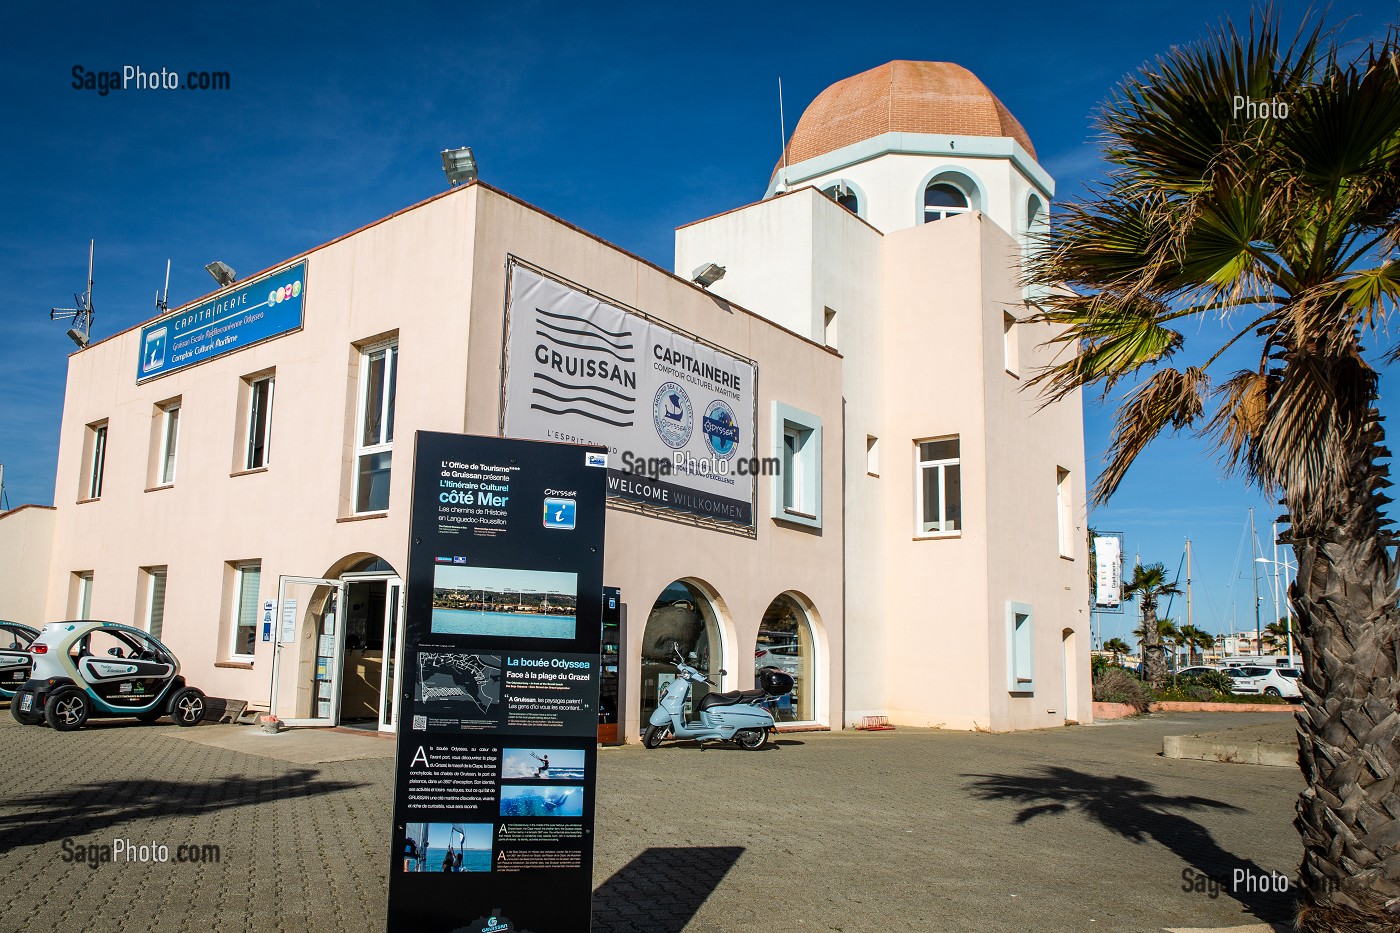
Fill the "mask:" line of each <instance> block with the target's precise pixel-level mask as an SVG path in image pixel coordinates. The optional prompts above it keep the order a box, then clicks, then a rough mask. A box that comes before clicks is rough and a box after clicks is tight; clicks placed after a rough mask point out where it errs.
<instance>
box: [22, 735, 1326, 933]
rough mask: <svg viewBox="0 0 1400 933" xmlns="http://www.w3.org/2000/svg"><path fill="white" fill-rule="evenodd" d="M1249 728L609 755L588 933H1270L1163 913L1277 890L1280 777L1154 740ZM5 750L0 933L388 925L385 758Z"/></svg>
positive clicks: (220, 743) (295, 748) (226, 748)
mask: <svg viewBox="0 0 1400 933" xmlns="http://www.w3.org/2000/svg"><path fill="white" fill-rule="evenodd" d="M1257 722H1258V719H1257V717H1250V716H1247V715H1240V714H1165V715H1164V714H1159V715H1157V716H1154V717H1151V718H1148V719H1139V720H1126V721H1118V722H1111V723H1104V724H1100V725H1095V726H1085V727H1069V728H1065V729H1055V730H1045V731H1039V732H1024V733H1016V734H1004V735H988V734H976V733H951V732H934V731H922V730H902V729H901V730H898V731H894V732H883V733H862V732H842V733H802V734H792V735H785V736H783V737H782V738H781V739H780V740H779V743H778V744H777V746H776V747H773V748H771V749H770V750H767V751H763V752H744V751H740V750H737V749H734V750H731V749H729V748H718V747H717V748H711V749H706V750H701V749H699V748H698V747H696V746H694V745H668V746H665V747H663V748H661V749H658V750H655V751H646V750H644V749H642V748H640V747H635V746H632V747H627V748H620V749H604V750H602V751H601V752H600V760H601V765H600V773H599V779H598V797H599V805H598V817H597V819H598V845H597V855H596V870H595V875H594V877H595V886H596V894H595V898H594V922H593V929H594V931H596V933H662V931H665V933H670V931H681V930H685V931H687V933H740V931H743V933H751V931H760V930H770V929H782V930H784V931H788V933H791V931H836V933H893V931H918V933H926V931H927V933H932V931H973V933H998V931H1015V933H1027V931H1072V930H1095V931H1160V930H1164V929H1167V930H1197V929H1209V930H1222V929H1233V928H1246V929H1250V930H1267V929H1268V927H1267V926H1264V925H1261V922H1260V921H1261V918H1262V919H1263V920H1283V919H1285V918H1286V916H1287V911H1288V900H1289V898H1288V897H1287V896H1284V897H1279V896H1275V895H1263V894H1252V893H1245V892H1243V891H1241V892H1238V893H1236V894H1234V895H1233V896H1232V895H1231V893H1230V892H1229V890H1228V883H1227V886H1226V890H1225V891H1220V890H1218V889H1217V890H1215V896H1212V894H1211V892H1210V891H1209V890H1206V891H1200V892H1195V891H1193V892H1186V891H1184V890H1183V872H1186V871H1188V870H1189V871H1190V872H1195V873H1203V874H1205V875H1207V876H1209V877H1211V878H1222V879H1225V880H1226V881H1227V882H1228V881H1229V879H1230V877H1231V874H1232V872H1233V870H1234V869H1237V868H1239V869H1244V870H1248V871H1253V872H1269V871H1274V872H1282V873H1283V874H1284V875H1287V876H1289V877H1290V878H1291V876H1292V874H1293V872H1294V871H1295V869H1296V866H1297V863H1298V861H1299V856H1300V846H1299V843H1298V837H1297V834H1296V833H1295V831H1294V830H1293V828H1292V825H1291V822H1290V821H1291V819H1292V808H1293V801H1294V798H1295V797H1296V794H1297V793H1298V791H1299V790H1300V788H1301V786H1302V779H1301V777H1300V776H1299V774H1298V772H1297V771H1295V770H1293V769H1289V768H1271V767H1263V766H1258V765H1243V764H1219V763H1215V762H1206V761H1194V760H1174V759H1167V758H1163V757H1162V755H1161V754H1160V752H1161V748H1162V738H1163V736H1166V735H1174V734H1186V733H1194V732H1200V731H1203V730H1211V729H1219V728H1229V727H1233V726H1242V725H1248V724H1250V723H1257ZM0 753H3V760H4V761H6V762H7V763H8V767H7V768H6V769H5V773H4V775H3V777H0V784H2V785H3V793H0V931H10V930H14V931H20V930H23V931H33V933H46V931H51V930H52V931H63V933H78V931H94V933H101V931H123V933H137V931H152V933H155V931H184V930H213V929H217V930H219V931H221V933H236V931H248V933H253V931H257V933H272V931H289V933H290V931H296V933H312V931H327V933H330V931H342V930H343V931H369V930H376V929H382V928H383V916H384V901H385V888H386V885H385V872H386V868H387V863H388V856H387V853H386V846H387V845H388V838H389V832H388V828H389V827H388V824H389V819H390V817H389V812H390V796H391V793H392V782H393V776H392V758H391V756H392V754H393V742H392V741H388V740H384V739H379V738H375V737H370V736H359V735H351V734H347V733H344V732H334V733H331V732H318V733H308V732H300V733H294V734H288V735H281V736H275V737H274V736H263V735H259V734H257V733H256V732H255V731H254V730H252V729H250V728H248V727H240V726H230V725H217V726H216V725H203V726H199V727H197V728H195V729H189V730H183V729H179V728H177V727H175V726H167V725H158V726H139V725H136V724H133V723H126V722H97V723H95V724H93V725H90V726H89V727H87V728H86V729H84V730H82V731H80V732H76V733H57V732H54V731H52V730H50V729H47V728H41V727H29V728H24V727H20V726H18V725H16V724H15V723H14V722H13V721H12V720H11V719H10V717H9V715H8V713H4V714H0ZM116 839H122V840H130V842H131V844H132V845H140V844H143V843H144V844H148V845H149V844H157V845H165V846H167V847H168V848H169V850H170V851H171V852H172V853H173V852H174V851H175V848H176V846H178V845H180V844H198V845H201V846H203V845H210V844H212V845H217V846H218V847H219V861H218V862H217V863H207V864H176V863H175V862H174V861H171V862H168V863H163V864H162V863H155V864H137V863H126V862H117V863H102V862H99V863H98V864H97V866H96V867H95V868H94V867H90V866H89V864H88V863H86V862H79V861H77V860H76V855H75V853H76V852H78V851H79V850H81V849H83V847H86V846H88V845H90V844H92V845H110V844H111V843H112V842H113V840H116ZM65 840H67V842H65ZM65 858H72V859H74V860H72V861H65ZM1202 886H1203V887H1205V885H1204V884H1203V885H1202ZM536 933H552V931H536ZM564 933H567V931H564Z"/></svg>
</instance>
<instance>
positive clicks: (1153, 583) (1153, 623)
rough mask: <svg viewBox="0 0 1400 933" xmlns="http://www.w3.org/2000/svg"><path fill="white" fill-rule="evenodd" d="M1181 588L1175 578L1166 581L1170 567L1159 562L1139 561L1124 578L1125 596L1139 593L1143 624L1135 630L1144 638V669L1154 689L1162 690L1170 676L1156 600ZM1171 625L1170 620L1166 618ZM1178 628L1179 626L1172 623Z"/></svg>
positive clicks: (1135, 595)
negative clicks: (1130, 573) (1131, 573)
mask: <svg viewBox="0 0 1400 933" xmlns="http://www.w3.org/2000/svg"><path fill="white" fill-rule="evenodd" d="M1180 592H1181V590H1179V589H1178V588H1177V585H1176V583H1175V582H1171V583H1168V582H1167V568H1166V567H1165V566H1163V565H1162V564H1160V563H1157V564H1138V565H1137V566H1136V567H1134V568H1133V575H1132V577H1130V578H1129V579H1127V580H1124V581H1123V598H1124V599H1129V598H1132V597H1136V598H1137V601H1138V610H1139V611H1140V612H1141V613H1142V625H1141V626H1140V627H1139V628H1138V629H1137V631H1135V632H1133V634H1134V635H1136V636H1138V638H1139V640H1141V642H1142V669H1143V673H1144V674H1146V675H1147V682H1148V683H1149V684H1151V685H1152V689H1153V690H1161V689H1162V684H1163V683H1165V682H1166V679H1167V659H1166V658H1165V657H1163V656H1162V635H1163V632H1162V630H1161V628H1160V627H1159V625H1158V622H1157V601H1158V600H1159V599H1161V598H1162V597H1163V596H1175V595H1176V594H1178V593H1180ZM1167 622H1168V624H1169V625H1170V624H1171V622H1170V620H1167ZM1171 631H1172V632H1173V633H1174V632H1175V631H1176V626H1175V625H1172V626H1171Z"/></svg>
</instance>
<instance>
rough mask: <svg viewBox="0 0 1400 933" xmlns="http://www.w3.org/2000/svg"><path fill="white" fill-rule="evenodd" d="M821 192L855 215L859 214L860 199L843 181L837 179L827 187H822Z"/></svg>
mask: <svg viewBox="0 0 1400 933" xmlns="http://www.w3.org/2000/svg"><path fill="white" fill-rule="evenodd" d="M822 194H824V195H826V196H827V197H828V198H831V200H833V201H835V202H836V203H837V204H840V205H841V206H842V207H844V208H845V209H846V210H848V211H850V212H851V213H852V214H855V215H856V216H857V217H859V216H860V199H859V198H857V197H856V193H855V192H854V191H852V190H851V186H850V185H848V184H846V183H845V182H844V181H839V182H837V183H836V184H834V185H832V186H830V187H828V188H823V189H822Z"/></svg>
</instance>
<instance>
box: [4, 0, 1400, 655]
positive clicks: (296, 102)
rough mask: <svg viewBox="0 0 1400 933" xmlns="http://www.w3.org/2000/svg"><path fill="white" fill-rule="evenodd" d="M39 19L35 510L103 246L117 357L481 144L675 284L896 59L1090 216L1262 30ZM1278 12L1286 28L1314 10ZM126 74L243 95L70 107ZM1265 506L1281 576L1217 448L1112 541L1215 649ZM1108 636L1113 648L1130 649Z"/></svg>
mask: <svg viewBox="0 0 1400 933" xmlns="http://www.w3.org/2000/svg"><path fill="white" fill-rule="evenodd" d="M21 6H29V5H21V4H10V5H7V6H6V8H5V9H4V11H3V12H0V51H2V52H3V54H0V81H2V82H3V85H0V86H3V87H4V88H5V89H6V94H5V99H4V103H3V104H0V108H3V110H0V113H2V114H3V117H4V125H5V127H6V129H7V133H6V137H7V142H6V145H4V146H3V147H0V177H2V178H3V179H4V182H5V189H6V198H5V201H6V203H5V208H4V212H3V214H0V216H2V217H3V222H0V294H3V295H4V299H5V301H4V305H3V306H0V385H3V387H4V396H3V403H2V404H0V412H3V413H4V417H3V418H0V463H3V464H5V467H6V472H5V484H6V497H7V500H8V504H10V505H18V504H20V503H24V502H37V503H49V502H51V501H52V500H53V486H54V464H55V459H56V454H57V447H58V425H59V417H60V414H61V409H62V397H63V384H64V375H65V367H66V357H67V354H68V352H69V351H70V350H71V349H72V345H71V344H70V343H69V342H68V339H67V338H66V337H65V336H64V330H65V326H64V325H61V324H57V323H51V322H50V321H49V320H48V314H47V311H48V308H49V307H51V306H54V305H58V306H61V307H66V306H70V305H71V303H72V293H73V292H74V291H79V290H81V289H82V287H83V277H84V273H85V271H86V269H85V266H86V260H87V243H88V240H89V238H95V239H96V240H97V268H96V275H95V278H96V286H95V289H94V294H95V303H96V308H97V319H96V322H95V325H94V333H95V336H96V337H98V338H100V337H103V336H106V335H110V334H112V333H115V332H116V331H118V330H121V329H124V328H126V327H129V326H131V325H133V324H135V323H137V322H139V321H141V320H144V319H145V318H147V317H149V316H150V315H151V313H152V310H153V300H154V297H155V292H156V290H157V289H158V288H159V286H160V284H161V280H162V278H163V276H164V270H165V261H166V259H171V260H173V272H172V275H171V283H170V302H171V305H172V306H174V305H176V304H179V303H182V302H184V301H187V300H190V299H192V298H195V297H197V296H199V295H202V294H204V293H206V292H207V291H209V289H210V286H211V281H212V280H210V278H209V277H208V275H207V274H206V273H205V272H204V269H203V266H204V264H205V263H207V262H209V261H211V260H213V259H222V260H224V261H225V262H228V263H229V264H230V265H232V266H233V267H234V268H235V269H237V270H239V272H240V273H249V272H253V271H256V270H258V269H262V268H265V267H267V266H269V265H271V264H273V263H275V262H277V261H279V260H280V259H283V258H285V257H287V256H290V255H293V254H295V253H298V252H301V251H302V250H304V249H307V248H308V247H311V246H314V245H316V244H319V243H321V242H324V241H326V240H328V239H331V238H332V237H335V236H337V235H339V234H341V233H344V232H346V231H348V230H352V229H354V228H356V227H358V226H360V225H362V224H364V223H366V222H369V221H371V220H374V219H376V218H378V217H381V216H384V215H385V214H388V213H391V212H393V211H395V210H397V209H399V208H401V207H404V206H406V205H408V204H411V203H413V202H415V201H418V200H420V199H422V198H424V197H426V196H429V195H431V194H434V193H436V192H438V191H440V190H442V188H443V187H444V181H443V177H442V173H441V169H440V166H439V162H438V157H437V153H438V151H439V150H441V149H443V148H447V147H451V146H458V145H470V146H472V147H473V149H474V150H475V152H476V155H477V158H478V161H479V163H480V165H481V175H482V178H483V179H484V180H486V181H489V182H490V183H491V184H493V185H495V186H497V187H499V188H502V189H504V190H506V191H509V192H511V193H512V194H515V195H516V196H518V197H521V198H523V199H525V200H527V201H529V202H531V203H534V204H537V205H539V206H540V207H542V208H544V209H546V210H548V211H550V212H552V213H554V214H556V215H558V216H560V217H563V218H564V219H566V220H568V221H570V222H572V223H575V224H577V225H579V226H581V227H583V228H584V229H587V230H589V231H592V232H594V233H596V234H598V235H600V236H602V237H604V238H606V239H608V240H610V241H612V242H614V243H617V244H618V245H620V246H622V247H624V248H626V249H628V250H631V251H633V252H635V253H638V254H640V255H642V256H644V257H646V258H647V259H650V260H652V261H654V262H656V263H658V264H660V265H662V266H665V267H667V268H669V267H670V265H671V258H672V242H673V240H672V230H673V228H674V227H675V226H677V225H679V224H682V223H685V222H687V221H690V220H694V219H696V218H698V217H703V216H706V215H709V214H713V213H717V212H719V211H723V210H727V209H729V208H731V207H734V206H737V205H739V204H743V203H747V202H749V201H753V200H756V199H758V198H759V197H761V196H762V194H763V190H764V187H765V185H766V183H767V180H768V177H769V173H770V171H771V169H772V167H773V164H774V163H775V161H776V159H777V156H778V152H779V126H778V113H777V80H778V77H779V76H781V77H782V79H783V85H784V90H785V93H786V101H787V114H788V129H789V131H790V130H791V128H792V125H793V123H795V121H796V117H797V115H798V114H800V112H801V110H802V108H803V107H805V106H806V104H807V103H809V102H810V101H811V100H812V98H813V97H815V96H816V95H817V94H818V93H819V92H820V91H821V90H822V89H823V88H824V87H826V86H828V85H829V84H831V83H833V82H835V81H838V80H840V79H841V78H844V77H847V76H849V75H852V74H855V73H857V72H860V71H863V70H865V69H867V68H871V67H874V66H876V65H879V64H881V63H883V62H886V61H889V60H891V59H898V58H908V59H924V60H947V61H956V62H958V63H960V64H962V65H965V66H966V67H968V68H970V69H971V70H972V71H973V72H975V73H976V74H978V75H979V76H980V77H981V78H982V79H983V80H984V81H985V82H986V83H987V84H988V85H989V86H990V87H991V88H992V90H993V91H994V92H995V93H996V94H997V95H998V96H999V97H1000V98H1001V99H1002V100H1003V101H1004V102H1005V103H1006V104H1007V106H1008V107H1010V109H1011V110H1012V112H1013V113H1015V114H1016V115H1017V117H1018V118H1019V119H1020V121H1021V122H1022V123H1023V124H1024V125H1025V127H1026V129H1027V131H1028V132H1029V133H1030V136H1031V138H1032V140H1033V141H1034V143H1035V145H1036V148H1037V150H1038V153H1039V157H1040V160H1041V162H1042V164H1043V165H1044V166H1045V168H1046V169H1047V170H1048V171H1049V172H1050V173H1051V174H1052V175H1054V176H1055V177H1056V179H1057V180H1058V183H1059V196H1060V197H1061V198H1063V197H1066V196H1073V195H1074V194H1075V193H1076V192H1077V191H1079V190H1081V186H1082V184H1083V183H1084V182H1085V181H1087V180H1091V179H1092V178H1093V177H1094V176H1095V174H1096V173H1097V170H1098V163H1097V157H1096V154H1095V149H1094V146H1093V142H1092V139H1091V137H1090V128H1089V119H1090V115H1091V114H1092V112H1093V110H1094V108H1095V107H1096V105H1097V104H1098V103H1099V102H1100V101H1102V100H1103V99H1104V97H1105V96H1107V95H1108V94H1109V92H1110V91H1111V90H1112V88H1113V86H1114V85H1115V84H1116V83H1117V82H1118V81H1119V80H1120V79H1121V78H1122V77H1123V76H1124V75H1125V74H1127V73H1128V72H1130V71H1132V70H1133V69H1135V68H1136V67H1137V66H1139V65H1140V64H1141V63H1143V62H1144V61H1146V60H1148V59H1150V58H1151V57H1152V56H1154V55H1156V54H1158V53H1159V52H1161V51H1164V50H1165V49H1166V48H1168V47H1169V46H1170V45H1171V44H1173V43H1182V42H1189V41H1191V40H1193V39H1195V38H1197V37H1198V36H1199V35H1200V34H1201V33H1202V32H1203V31H1204V30H1205V29H1207V28H1208V27H1210V26H1211V25H1213V24H1215V23H1218V22H1219V21H1220V20H1221V19H1222V18H1224V17H1226V16H1229V17H1232V18H1233V19H1234V20H1235V21H1236V22H1237V23H1240V24H1243V23H1244V22H1245V21H1246V20H1247V18H1248V14H1249V5H1248V4H1247V3H1229V4H1221V3H1218V2H1217V3H1199V2H1192V0H1180V2H1176V3H1173V4H1172V5H1171V8H1170V14H1169V15H1168V14H1164V13H1163V11H1162V8H1161V7H1157V6H1153V5H1149V4H1118V3H1115V4H1082V5H1080V6H1078V7H1073V8H1071V7H1064V6H1062V7H1059V8H1056V9H1055V10H1054V12H1053V15H1052V13H1051V8H1049V7H1047V6H1046V5H1045V4H1042V3H1024V2H1011V3H1003V4H999V5H991V4H930V3H918V4H907V5H900V4H866V5H858V6H853V5H836V4H821V3H814V4H806V5H803V6H801V7H794V6H792V5H790V4H762V3H758V4H755V3H747V4H734V3H710V4H705V5H701V6H697V5H693V4H657V3H652V4H630V3H622V4H609V5H603V4H562V3H517V4H509V5H507V4H472V3H465V4H461V3H459V4H444V3H431V4H429V3H400V4H392V5H389V4H378V3H376V4H364V3H354V2H337V3H322V4H311V3H281V4H275V5H274V4H259V3H246V4H219V3H204V4H170V3H150V4H143V5H141V9H140V11H139V12H127V11H126V10H124V9H121V7H122V6H123V5H120V4H111V3H105V4H101V5H95V4H94V5H90V6H84V5H83V4H52V5H48V6H46V7H45V8H43V9H37V8H31V9H21V8H20V7H21ZM1280 6H1281V9H1282V10H1283V12H1284V21H1285V23H1288V24H1292V23H1296V22H1298V21H1299V20H1300V19H1301V17H1302V15H1303V13H1304V11H1305V9H1306V4H1304V3H1294V2H1290V3H1282V4H1281V5H1280ZM1396 13H1397V7H1396V4H1394V3H1384V2H1373V3H1361V2H1355V0H1340V2H1337V3H1335V4H1334V5H1333V6H1332V15H1331V17H1330V18H1329V22H1330V23H1332V24H1336V25H1339V26H1341V28H1342V35H1343V36H1344V37H1345V38H1347V39H1351V40H1359V39H1364V38H1366V37H1368V36H1371V35H1374V34H1376V33H1378V32H1380V31H1381V30H1382V29H1383V28H1384V26H1385V25H1386V24H1387V23H1389V22H1392V21H1395V20H1396V19H1397V16H1396ZM126 64H132V65H140V66H141V67H142V68H143V69H145V70H147V71H153V70H159V69H160V68H162V67H165V68H169V69H172V70H178V71H180V72H182V73H183V72H186V71H189V70H208V71H227V72H229V73H230V75H231V84H232V87H231V89H230V90H227V91H222V92H213V91H210V92H198V91H154V92H151V91H146V92H141V91H134V90H131V91H125V92H119V93H113V94H109V95H107V96H100V95H99V94H98V93H96V92H94V91H81V90H75V89H73V88H72V87H71V86H70V85H71V82H72V81H73V77H72V73H71V71H72V69H73V67H74V66H75V65H81V66H82V67H83V68H84V69H86V70H88V71H101V70H108V69H115V70H120V68H121V67H122V66H123V65H126ZM1203 336H1204V337H1205V338H1206V339H1207V340H1208V339H1209V336H1210V335H1209V334H1208V333H1207V334H1205V335H1203ZM1188 346H1190V341H1189V340H1188ZM1387 397H1388V393H1387ZM1085 419H1086V457H1087V459H1088V462H1089V470H1090V473H1091V474H1094V473H1096V472H1097V466H1098V463H1099V458H1100V455H1101V453H1102V451H1103V449H1104V447H1105V446H1106V438H1107V425H1108V413H1107V411H1106V410H1105V409H1103V408H1101V407H1099V406H1096V405H1093V404H1090V405H1087V406H1086V410H1085ZM1249 505H1256V506H1257V507H1258V516H1259V521H1260V540H1261V541H1264V542H1265V546H1266V547H1267V546H1268V544H1267V542H1268V540H1269V539H1268V521H1269V519H1270V518H1271V517H1272V516H1273V515H1275V514H1276V513H1277V511H1278V510H1277V508H1276V507H1274V506H1273V505H1271V504H1268V503H1265V502H1263V501H1262V500H1260V499H1259V497H1257V496H1256V495H1254V494H1252V493H1251V492H1249V491H1247V490H1246V489H1245V488H1244V486H1243V484H1242V483H1241V482H1240V481H1239V480H1224V479H1221V478H1220V476H1219V473H1218V471H1217V469H1216V467H1215V462H1214V458H1213V456H1212V455H1211V453H1210V451H1209V450H1207V449H1205V448H1204V447H1203V446H1202V445H1200V444H1199V443H1197V442H1194V441H1189V440H1177V441H1169V442H1166V443H1161V444H1159V445H1157V446H1156V447H1155V448H1154V449H1153V450H1151V451H1150V452H1149V454H1148V455H1147V457H1146V458H1145V459H1144V460H1142V461H1141V462H1140V464H1139V465H1138V466H1137V467H1136V468H1135V470H1134V472H1133V473H1132V474H1130V476H1129V477H1128V480H1127V481H1126V482H1125V483H1124V484H1123V486H1122V488H1121V490H1120V492H1119V493H1118V495H1117V496H1115V498H1114V500H1113V502H1112V504H1111V506H1110V507H1100V508H1099V509H1096V510H1095V511H1094V512H1093V514H1092V515H1091V516H1090V521H1091V523H1092V524H1094V525H1095V526H1097V527H1099V528H1102V529H1110V530H1116V531H1123V532H1125V533H1126V535H1127V549H1128V553H1129V554H1130V555H1131V554H1133V553H1134V552H1140V553H1141V555H1142V558H1143V560H1144V561H1148V560H1161V561H1164V562H1166V563H1167V564H1168V566H1169V567H1175V566H1176V564H1177V561H1178V560H1179V557H1180V554H1181V550H1182V545H1183V543H1184V541H1185V539H1186V537H1187V536H1188V535H1189V536H1190V537H1191V538H1192V539H1193V542H1194V547H1195V550H1196V555H1197V565H1198V571H1197V574H1196V580H1197V582H1198V583H1200V584H1201V587H1202V588H1201V590H1199V591H1198V592H1200V593H1201V596H1200V598H1198V599H1197V600H1196V609H1197V618H1196V620H1197V622H1198V624H1203V625H1205V626H1206V627H1208V628H1212V629H1214V630H1221V629H1225V628H1228V627H1229V619H1230V614H1231V612H1230V606H1231V604H1232V603H1234V604H1235V606H1236V613H1237V615H1238V617H1239V619H1240V620H1242V621H1241V623H1240V624H1241V625H1244V624H1245V621H1244V620H1246V619H1247V622H1248V625H1249V626H1251V627H1252V624H1253V614H1252V604H1251V603H1252V594H1251V592H1250V581H1249V567H1250V564H1249V561H1248V556H1247V555H1246V556H1244V557H1242V558H1241V560H1240V562H1238V564H1237V563H1236V561H1235V555H1236V553H1237V550H1238V549H1239V547H1240V542H1241V540H1242V533H1241V528H1242V524H1243V522H1244V521H1245V516H1246V508H1247V507H1248V506H1249ZM1232 581H1233V586H1232V585H1231V584H1232ZM1262 587H1263V589H1264V590H1265V591H1267V590H1268V589H1269V587H1268V585H1267V584H1263V585H1262ZM1212 606H1213V607H1214V608H1213V610H1212ZM1271 611H1272V607H1271V606H1270V607H1268V608H1267V609H1266V618H1267V616H1268V613H1269V612H1271ZM1173 614H1174V615H1180V614H1181V613H1180V612H1178V611H1177V610H1176V609H1174V610H1173ZM1103 618H1104V624H1103V632H1104V636H1105V637H1111V636H1112V635H1115V634H1122V633H1123V632H1125V631H1126V630H1127V629H1128V628H1131V625H1128V624H1125V623H1124V621H1123V619H1122V617H1112V616H1104V617H1103Z"/></svg>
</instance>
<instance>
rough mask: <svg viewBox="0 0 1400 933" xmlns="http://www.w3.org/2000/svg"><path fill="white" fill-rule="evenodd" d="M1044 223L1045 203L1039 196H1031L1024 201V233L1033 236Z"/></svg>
mask: <svg viewBox="0 0 1400 933" xmlns="http://www.w3.org/2000/svg"><path fill="white" fill-rule="evenodd" d="M1044 222H1045V202H1044V201H1042V200H1040V197H1039V195H1034V194H1033V195H1031V196H1030V199H1029V200H1028V201H1026V233H1028V234H1030V235H1031V236H1034V235H1035V234H1036V232H1037V231H1038V230H1039V229H1040V226H1041V224H1043V223H1044Z"/></svg>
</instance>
